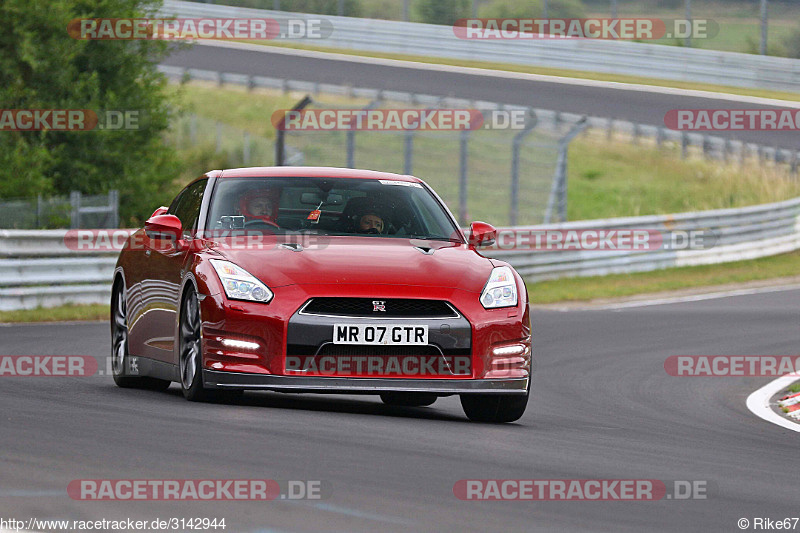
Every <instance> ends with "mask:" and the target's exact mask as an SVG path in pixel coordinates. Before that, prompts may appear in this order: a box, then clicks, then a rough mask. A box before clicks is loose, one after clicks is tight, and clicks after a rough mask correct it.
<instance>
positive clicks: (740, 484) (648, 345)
mask: <svg viewBox="0 0 800 533" xmlns="http://www.w3.org/2000/svg"><path fill="white" fill-rule="evenodd" d="M798 301H800V291H798V290H794V291H786V292H774V293H765V294H753V295H747V296H737V297H731V298H722V299H715V300H706V301H700V302H692V303H680V304H671V305H659V306H653V307H644V308H636V309H623V310H619V311H570V312H543V311H535V312H534V313H533V323H534V345H535V351H534V357H535V367H536V370H535V375H534V386H533V393H532V399H531V403H530V405H529V408H528V411H527V412H526V414H525V416H524V417H523V418H522V419H521V420H520V421H519V422H518V423H515V424H508V425H499V426H495V425H482V424H475V423H470V422H468V421H467V420H466V419H465V417H464V415H463V413H462V411H461V407H460V405H459V403H458V400H457V399H456V398H445V399H440V400H439V401H438V402H437V403H436V404H434V405H433V406H432V407H428V408H390V407H386V406H384V405H382V404H381V403H380V401H379V400H378V399H377V398H376V397H370V396H365V397H355V396H347V397H339V396H314V395H301V396H291V395H282V394H278V393H248V394H247V395H246V396H245V397H244V398H243V399H242V400H240V401H238V402H235V403H233V404H228V405H224V404H193V403H189V402H186V401H185V400H184V399H183V398H182V397H181V395H180V392H179V391H178V389H177V386H176V385H173V386H172V387H171V388H170V389H169V390H168V391H166V392H147V391H137V390H123V389H118V388H116V387H115V386H114V384H113V382H112V380H111V378H110V377H108V376H96V377H86V378H55V377H42V378H23V377H14V378H8V377H4V378H0V405H2V413H1V414H0V415H1V416H2V422H0V450H2V454H1V455H0V517H4V518H9V517H16V518H18V519H23V518H27V517H29V516H33V517H38V518H61V519H102V518H106V519H119V518H128V517H130V518H137V519H147V520H152V519H154V518H156V517H159V518H162V519H166V518H170V517H186V518H188V517H192V516H203V517H217V518H221V517H225V518H226V519H227V525H228V529H227V530H226V531H229V532H230V531H233V532H249V531H321V530H324V531H332V532H335V531H342V532H350V531H548V532H549V531H558V532H562V531H632V532H633V531H635V532H641V531H680V532H685V531H739V529H738V528H737V525H736V523H737V520H738V519H740V518H743V517H744V518H749V519H750V520H751V523H752V519H753V518H754V517H766V518H772V519H778V518H785V517H792V516H798V514H800V513H799V512H798V505H797V502H798V501H800V483H798V469H797V466H796V462H797V450H798V438H800V437H799V436H798V434H797V433H794V432H791V431H789V430H786V429H783V428H780V427H778V426H774V425H771V424H769V423H767V422H764V421H763V420H761V419H759V418H757V417H756V416H754V415H753V414H752V413H750V412H749V411H748V410H747V408H746V407H745V400H746V398H747V396H748V394H749V393H750V392H752V391H753V390H755V389H757V388H758V387H760V386H762V385H763V384H765V383H766V382H768V381H769V378H720V377H717V378H679V377H671V376H668V375H667V374H666V372H665V371H664V368H663V363H664V360H665V359H666V358H667V357H668V356H670V355H681V354H682V355H686V354H690V355H711V354H713V355H718V354H732V355H751V354H758V355H784V354H797V353H798V344H800V343H798V341H799V340H800V328H799V327H798V326H800V313H799V312H798V304H797V302H798ZM108 337H109V335H108V326H107V325H106V324H102V323H89V324H72V325H17V326H3V327H0V354H7V355H30V354H34V355H56V354H62V355H93V356H98V357H101V358H102V357H104V356H105V354H106V353H107V352H108V351H109V338H108ZM104 366H105V365H101V368H103V367H104ZM87 478H89V479H125V478H133V479H164V478H166V479H200V478H212V479H252V478H270V479H293V480H322V481H323V482H325V483H327V484H328V486H329V487H330V491H329V492H330V497H329V498H327V499H325V500H322V501H301V502H288V501H280V500H278V501H273V502H267V503H263V502H238V503H230V502H202V503H201V502H79V501H73V500H71V499H70V498H69V497H68V496H67V493H66V487H67V485H68V484H69V482H70V481H71V480H74V479H87ZM471 478H477V479H498V478H501V479H502V478H512V479H520V478H522V479H531V478H536V479H640V478H643V479H660V480H664V481H668V480H702V481H707V482H708V485H709V487H710V488H709V494H708V499H705V500H688V501H676V500H671V501H667V500H661V501H656V502H604V501H592V502H589V501H574V502H565V501H553V502H531V501H510V502H491V501H488V502H467V501H460V500H458V499H456V498H455V497H454V495H453V485H454V483H455V482H456V481H458V480H460V479H471Z"/></svg>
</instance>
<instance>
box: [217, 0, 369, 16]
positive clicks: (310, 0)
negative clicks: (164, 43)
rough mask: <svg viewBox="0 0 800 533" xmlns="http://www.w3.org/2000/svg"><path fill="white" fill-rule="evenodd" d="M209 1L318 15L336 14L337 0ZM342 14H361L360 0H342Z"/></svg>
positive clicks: (219, 3)
mask: <svg viewBox="0 0 800 533" xmlns="http://www.w3.org/2000/svg"><path fill="white" fill-rule="evenodd" d="M209 3H212V4H218V5H225V6H236V7H250V8H254V9H275V7H276V5H277V7H278V9H280V10H282V11H294V12H296V13H317V14H320V15H337V14H338V13H339V0H211V1H210V2H209ZM343 14H344V16H346V17H360V16H362V9H361V0H344V13H343Z"/></svg>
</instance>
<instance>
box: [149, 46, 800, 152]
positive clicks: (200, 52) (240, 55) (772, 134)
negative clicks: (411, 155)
mask: <svg viewBox="0 0 800 533" xmlns="http://www.w3.org/2000/svg"><path fill="white" fill-rule="evenodd" d="M290 52H291V51H290ZM307 55H308V56H310V57H306V56H307ZM163 64H165V65H170V66H178V67H186V68H198V69H206V70H214V71H217V72H229V73H236V74H248V75H255V76H270V77H276V78H285V79H294V80H302V81H311V82H320V83H332V84H339V85H351V86H355V87H367V88H374V89H389V90H395V91H408V92H417V93H422V94H433V95H442V96H455V97H460V98H469V99H476V100H486V101H492V102H500V103H505V104H514V105H527V106H532V107H539V108H544V109H553V110H557V111H564V112H570V113H579V114H586V115H591V116H598V117H610V118H613V119H617V120H628V121H632V122H638V123H641V124H652V125H658V126H663V125H664V115H665V114H666V113H667V111H669V110H671V109H769V108H770V106H764V105H756V104H751V103H742V102H735V101H730V100H722V99H719V100H717V99H714V98H703V97H697V96H686V95H679V94H664V93H661V92H643V91H638V90H633V89H621V88H604V87H591V86H584V85H580V84H574V83H554V82H550V81H538V80H528V79H508V78H502V79H498V78H495V77H494V76H491V75H486V76H481V75H476V74H467V73H459V72H440V71H434V70H428V69H425V70H417V69H414V68H405V67H398V66H387V65H378V64H370V63H361V62H358V61H353V60H344V59H332V58H330V57H326V56H325V54H311V53H304V54H303V55H294V54H287V52H286V51H285V50H281V49H273V50H270V49H269V47H263V51H250V50H241V49H235V48H227V47H219V46H213V45H209V44H203V45H198V46H194V47H192V48H189V49H187V50H179V51H176V52H175V53H173V54H172V55H171V56H170V57H168V58H166V59H165V60H164V61H163ZM324 99H325V98H324V95H323V96H322V97H321V98H320V100H321V101H323V102H324ZM269 119H270V117H264V121H265V122H267V121H269ZM713 134H714V135H717V136H720V137H727V138H730V139H736V140H741V141H747V142H753V143H759V144H763V145H766V146H777V147H780V148H789V149H792V150H794V149H797V133H796V132H792V131H783V132H781V131H736V132H727V131H720V132H713Z"/></svg>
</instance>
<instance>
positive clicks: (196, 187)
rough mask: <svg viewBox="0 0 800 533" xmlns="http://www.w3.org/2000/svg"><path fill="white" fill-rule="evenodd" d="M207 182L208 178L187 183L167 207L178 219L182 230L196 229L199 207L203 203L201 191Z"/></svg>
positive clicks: (203, 190)
mask: <svg viewBox="0 0 800 533" xmlns="http://www.w3.org/2000/svg"><path fill="white" fill-rule="evenodd" d="M207 183H208V180H206V179H204V180H200V181H198V182H196V183H193V184H192V185H189V186H188V187H187V188H186V189H184V190H183V192H181V193H180V194H179V195H178V197H177V198H175V201H174V202H172V205H171V206H170V207H169V214H170V215H175V216H176V217H178V218H179V219H180V221H181V225H182V226H183V229H184V231H193V230H196V229H197V220H198V219H199V218H200V208H201V207H202V205H203V193H204V192H205V190H206V184H207Z"/></svg>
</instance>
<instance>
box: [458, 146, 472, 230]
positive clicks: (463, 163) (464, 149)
mask: <svg viewBox="0 0 800 533" xmlns="http://www.w3.org/2000/svg"><path fill="white" fill-rule="evenodd" d="M469 133H470V132H469V130H464V131H462V132H461V139H460V145H461V146H460V148H461V149H460V153H459V173H458V219H459V222H460V223H461V224H462V225H464V226H466V225H467V218H468V217H467V178H468V175H467V173H468V168H467V165H468V164H469Z"/></svg>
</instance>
